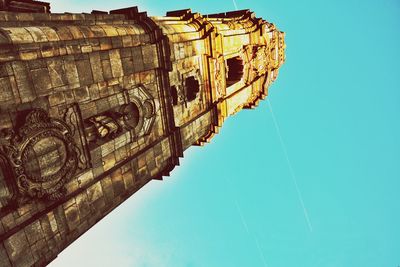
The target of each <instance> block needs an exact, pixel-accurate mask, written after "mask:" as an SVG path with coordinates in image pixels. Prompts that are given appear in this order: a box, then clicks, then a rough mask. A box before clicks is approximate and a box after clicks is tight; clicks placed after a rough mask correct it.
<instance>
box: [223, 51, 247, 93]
mask: <svg viewBox="0 0 400 267" xmlns="http://www.w3.org/2000/svg"><path fill="white" fill-rule="evenodd" d="M226 66H227V68H228V77H227V79H226V85H227V86H231V85H232V84H235V83H237V82H239V81H240V80H241V79H242V77H243V68H244V65H243V60H242V59H241V57H239V56H237V57H233V58H229V59H227V60H226Z"/></svg>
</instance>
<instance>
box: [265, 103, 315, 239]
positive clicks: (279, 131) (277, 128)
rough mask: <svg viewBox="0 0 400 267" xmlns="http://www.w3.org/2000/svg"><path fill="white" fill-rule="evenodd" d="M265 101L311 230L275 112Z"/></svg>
mask: <svg viewBox="0 0 400 267" xmlns="http://www.w3.org/2000/svg"><path fill="white" fill-rule="evenodd" d="M267 102H268V107H269V110H270V111H271V115H272V120H273V121H274V125H275V128H276V132H277V133H278V137H279V140H280V142H281V146H282V150H283V152H284V154H285V157H286V161H287V164H288V166H289V171H290V175H291V176H292V180H293V183H294V186H295V188H296V191H297V196H298V198H299V201H300V204H301V207H302V208H303V213H304V217H305V219H306V221H307V224H308V228H309V229H310V232H312V231H313V227H312V225H311V221H310V217H309V216H308V212H307V209H306V206H305V205H304V200H303V196H302V194H301V191H300V188H299V185H298V183H297V178H296V175H295V173H294V171H293V167H292V163H291V162H290V159H289V155H288V152H287V149H286V145H285V142H284V141H283V138H282V134H281V130H280V128H279V125H278V122H277V121H276V117H275V114H274V110H273V109H272V105H271V102H270V101H269V99H268V98H267Z"/></svg>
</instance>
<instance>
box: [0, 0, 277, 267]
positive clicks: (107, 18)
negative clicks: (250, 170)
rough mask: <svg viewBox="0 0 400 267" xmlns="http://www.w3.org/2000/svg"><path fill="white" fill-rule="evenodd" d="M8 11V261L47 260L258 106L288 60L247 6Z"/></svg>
mask: <svg viewBox="0 0 400 267" xmlns="http://www.w3.org/2000/svg"><path fill="white" fill-rule="evenodd" d="M0 10H4V11H0V90H1V91H0V266H44V265H46V264H47V263H49V262H50V261H52V260H53V259H54V258H55V257H57V255H58V254H59V253H60V252H61V251H62V250H63V249H65V248H66V247H67V246H68V245H69V244H71V243H72V242H73V241H74V240H75V239H77V238H78V237H79V236H80V235H82V234H83V233H85V232H86V231H87V230H88V229H89V228H90V227H92V226H93V225H94V224H95V223H96V222H98V221H99V220H101V219H102V218H103V217H104V216H106V215H107V214H108V213H109V212H111V211H112V210H113V209H115V208H116V207H117V206H118V205H119V204H121V203H122V202H123V201H124V200H126V199H127V198H129V197H130V196H131V195H132V194H134V193H135V192H136V191H137V190H138V189H140V188H141V187H142V186H144V185H145V184H146V183H148V182H149V181H151V180H153V179H158V180H161V179H162V178H163V176H168V174H169V172H170V171H171V170H172V169H173V168H174V167H175V166H176V165H178V164H179V157H182V156H183V151H184V150H185V149H187V148H188V147H190V146H191V145H202V144H204V143H206V142H208V141H210V140H211V138H212V137H213V135H214V134H215V133H217V132H218V128H219V127H221V126H222V124H223V122H224V120H225V118H227V117H228V116H230V115H232V114H234V113H235V112H238V111H240V110H241V109H242V108H253V107H255V106H256V105H257V103H258V101H259V100H260V99H264V98H265V97H266V96H267V93H268V87H269V85H270V84H271V83H272V82H273V81H274V80H275V79H276V77H277V75H278V69H279V67H280V66H281V65H282V64H283V62H284V60H285V55H284V49H285V44H284V34H283V33H282V32H280V31H278V30H276V28H275V27H274V25H273V24H271V23H268V22H266V21H264V20H262V19H260V18H256V17H255V15H254V13H252V12H250V11H248V10H241V11H235V12H228V13H221V14H213V15H204V16H203V15H200V14H198V13H192V12H191V11H190V10H179V11H173V12H168V13H167V15H166V16H165V17H149V16H147V14H146V13H143V12H138V9H137V8H136V7H133V8H126V9H119V10H113V11H111V12H102V11H93V12H92V14H69V13H65V14H50V6H49V4H47V3H44V2H39V1H32V0H15V1H14V0H0Z"/></svg>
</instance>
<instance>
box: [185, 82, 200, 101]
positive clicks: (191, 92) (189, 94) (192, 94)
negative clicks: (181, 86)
mask: <svg viewBox="0 0 400 267" xmlns="http://www.w3.org/2000/svg"><path fill="white" fill-rule="evenodd" d="M185 89H186V99H187V101H193V100H195V99H196V97H197V94H198V93H199V91H200V84H199V81H198V80H196V79H195V78H194V77H193V76H189V77H187V78H186V80H185Z"/></svg>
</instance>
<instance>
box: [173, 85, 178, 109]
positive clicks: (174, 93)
mask: <svg viewBox="0 0 400 267" xmlns="http://www.w3.org/2000/svg"><path fill="white" fill-rule="evenodd" d="M171 97H172V104H173V105H174V106H175V105H177V104H178V91H177V90H176V86H171Z"/></svg>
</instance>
